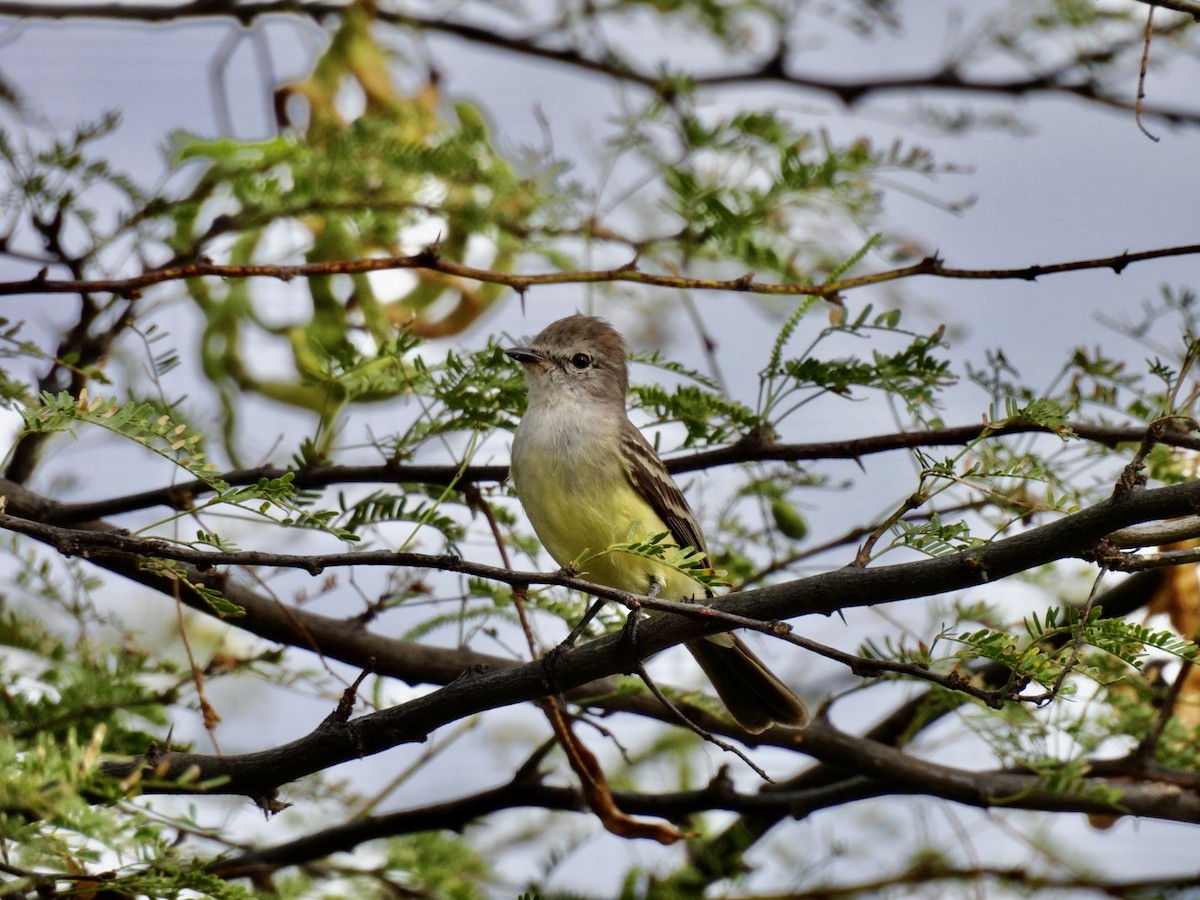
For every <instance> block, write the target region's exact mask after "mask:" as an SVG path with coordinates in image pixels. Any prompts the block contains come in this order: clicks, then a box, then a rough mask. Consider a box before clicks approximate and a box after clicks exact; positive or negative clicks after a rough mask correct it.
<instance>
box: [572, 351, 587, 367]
mask: <svg viewBox="0 0 1200 900" xmlns="http://www.w3.org/2000/svg"><path fill="white" fill-rule="evenodd" d="M591 364H592V358H591V357H590V356H588V355H587V354H586V353H576V354H575V355H574V356H572V357H571V365H573V366H574V367H575V368H577V369H586V368H587V367H588V366H590V365H591Z"/></svg>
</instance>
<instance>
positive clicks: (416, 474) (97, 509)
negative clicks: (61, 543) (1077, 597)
mask: <svg viewBox="0 0 1200 900" xmlns="http://www.w3.org/2000/svg"><path fill="white" fill-rule="evenodd" d="M1013 434H1059V435H1060V436H1062V437H1067V436H1074V437H1077V438H1079V439H1081V440H1087V441H1092V442H1094V443H1097V444H1103V445H1105V446H1109V447H1113V446H1116V445H1117V444H1126V443H1141V442H1142V441H1143V440H1144V439H1145V437H1146V427H1145V426H1144V425H1142V426H1136V425H1130V426H1102V425H1092V424H1089V423H1083V422H1076V423H1068V424H1067V425H1065V426H1064V427H1063V428H1062V429H1053V428H1049V427H1047V426H1045V425H1038V424H1035V423H1032V422H1021V421H1013V422H1000V423H983V424H975V425H960V426H954V427H949V428H931V429H927V430H924V431H902V432H895V433H892V434H881V435H873V436H870V437H865V438H854V439H850V440H841V441H822V442H814V443H806V444H777V443H772V442H770V441H764V440H762V438H761V437H759V436H757V435H751V436H748V437H746V438H744V439H742V440H740V441H737V442H736V443H733V444H730V445H728V446H725V447H715V448H712V449H708V450H702V451H700V452H698V453H691V454H688V455H687V456H676V457H673V458H670V459H667V460H664V462H666V465H667V468H668V469H669V470H670V471H671V472H672V474H676V475H678V474H680V473H684V472H696V471H701V470H705V469H710V468H714V467H716V466H723V465H734V464H738V463H747V462H803V461H806V460H820V459H849V460H858V459H861V458H862V457H864V456H870V455H872V454H875V453H885V452H889V451H895V450H907V449H913V448H916V447H936V446H957V445H963V444H969V443H971V442H972V441H975V440H979V439H980V438H982V437H1003V436H1006V435H1013ZM1157 440H1158V441H1159V443H1162V444H1165V445H1167V446H1171V447H1180V448H1183V449H1188V450H1200V435H1197V434H1195V433H1191V432H1188V431H1184V430H1168V431H1164V432H1163V433H1162V434H1160V435H1158V437H1157ZM288 473H291V474H292V475H293V476H294V477H293V479H292V484H293V485H294V486H295V487H296V488H298V489H301V490H304V489H312V488H325V487H330V486H332V485H337V484H374V483H378V484H437V485H448V484H455V483H457V484H479V483H482V482H501V481H503V480H504V479H505V478H506V477H507V476H508V467H507V466H467V467H465V468H464V467H462V466H457V465H444V466H437V465H428V466H421V465H394V464H384V465H375V466H323V467H321V468H312V469H282V468H278V467H276V466H258V467H256V468H252V469H238V470H236V471H231V472H223V473H220V474H219V475H215V476H214V477H213V479H212V480H210V481H205V480H200V479H196V480H192V481H186V482H182V483H180V484H174V485H171V486H169V487H163V488H154V489H151V490H147V491H139V492H138V493H136V494H127V495H124V496H121V497H111V498H108V499H105V500H91V501H87V502H83V503H61V504H55V506H54V510H53V512H52V513H51V514H50V515H51V517H50V518H44V519H42V521H45V522H50V523H54V524H59V525H65V524H70V523H73V522H87V521H90V520H92V519H99V518H104V517H105V516H113V515H118V514H120V513H128V512H133V511H135V510H139V509H147V508H149V507H153V506H167V507H170V508H172V509H178V510H185V509H189V508H191V505H192V501H193V500H194V499H195V498H196V497H200V496H203V495H204V494H208V493H212V492H213V491H214V490H215V488H214V486H213V485H214V482H217V481H223V482H225V483H227V484H229V485H232V486H234V487H237V486H240V485H252V484H257V483H258V482H259V481H261V480H263V479H264V478H265V479H272V478H279V477H281V476H283V475H285V474H288ZM1138 546H1146V544H1140V545H1138Z"/></svg>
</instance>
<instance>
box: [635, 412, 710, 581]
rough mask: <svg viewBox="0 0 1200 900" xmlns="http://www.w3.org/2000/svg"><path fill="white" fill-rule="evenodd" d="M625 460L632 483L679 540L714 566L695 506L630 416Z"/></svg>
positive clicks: (677, 540) (677, 541)
mask: <svg viewBox="0 0 1200 900" xmlns="http://www.w3.org/2000/svg"><path fill="white" fill-rule="evenodd" d="M621 461H622V462H623V463H624V464H625V472H626V474H627V475H628V476H629V480H630V482H631V483H632V484H633V486H634V488H635V489H636V490H637V492H638V493H639V494H641V496H642V497H643V498H644V499H645V500H646V502H647V503H649V504H650V506H651V507H652V508H653V510H654V511H655V512H656V513H658V516H659V518H660V519H662V520H663V522H664V523H666V526H667V528H669V529H670V531H671V537H672V538H674V540H675V543H676V544H678V545H679V546H680V547H691V548H692V549H694V550H697V551H699V552H700V554H701V555H703V557H704V565H705V566H706V567H709V568H711V567H712V564H711V563H710V562H709V560H708V548H707V547H706V546H705V545H704V535H702V534H701V533H700V526H699V525H698V524H697V523H696V517H695V515H693V514H692V510H691V507H689V506H688V504H687V500H685V499H684V498H683V494H682V492H680V490H679V486H678V485H677V484H675V480H674V479H673V478H672V477H671V473H670V472H668V471H667V467H666V466H664V465H663V461H662V460H661V459H659V458H658V454H657V453H655V452H654V448H653V447H651V446H650V443H649V441H647V440H646V438H645V437H643V435H642V433H641V432H640V431H638V430H637V428H636V427H635V426H634V424H633V423H632V422H630V421H629V420H628V419H626V420H625V423H624V425H623V426H622V428H621Z"/></svg>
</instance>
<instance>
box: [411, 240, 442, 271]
mask: <svg viewBox="0 0 1200 900" xmlns="http://www.w3.org/2000/svg"><path fill="white" fill-rule="evenodd" d="M439 246H440V245H439V244H438V243H437V242H436V241H435V242H434V243H432V244H430V245H428V246H427V247H424V248H422V249H421V250H419V251H417V253H416V254H415V255H414V256H413V257H412V264H413V266H414V268H418V269H432V268H436V267H437V264H438V260H440V259H441V254H440V253H439V251H438V248H439Z"/></svg>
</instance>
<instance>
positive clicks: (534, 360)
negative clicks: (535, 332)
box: [504, 347, 550, 366]
mask: <svg viewBox="0 0 1200 900" xmlns="http://www.w3.org/2000/svg"><path fill="white" fill-rule="evenodd" d="M504 352H505V354H506V355H508V356H510V357H512V358H513V359H515V360H516V361H517V362H519V363H520V364H521V365H523V366H534V365H539V364H543V363H548V362H549V361H550V359H549V357H547V356H546V354H545V353H542V352H541V351H540V350H534V349H533V348H532V347H509V348H508V349H507V350H505V351H504Z"/></svg>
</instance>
